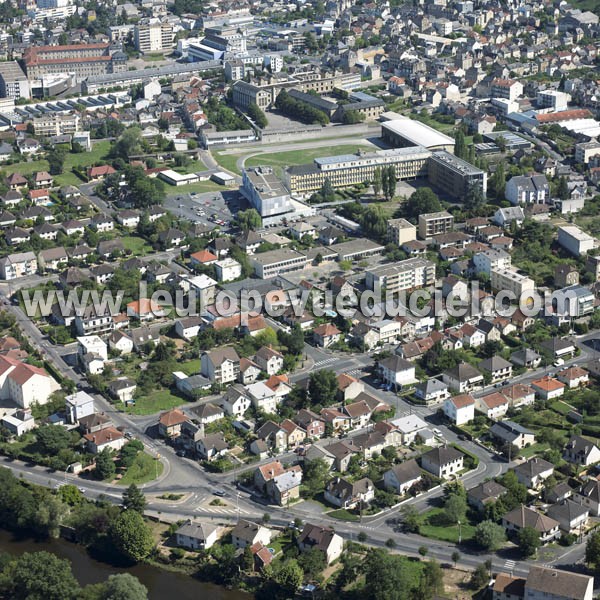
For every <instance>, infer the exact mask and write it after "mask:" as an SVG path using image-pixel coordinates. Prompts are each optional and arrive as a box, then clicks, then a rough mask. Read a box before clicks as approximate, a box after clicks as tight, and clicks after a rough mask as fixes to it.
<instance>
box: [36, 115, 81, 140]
mask: <svg viewBox="0 0 600 600" xmlns="http://www.w3.org/2000/svg"><path fill="white" fill-rule="evenodd" d="M32 122H33V130H34V132H35V135H38V136H40V137H51V136H54V135H68V134H73V133H76V132H78V131H79V129H80V118H79V115H78V114H76V113H73V114H57V113H48V114H45V115H43V116H41V117H36V118H34V119H33V120H32Z"/></svg>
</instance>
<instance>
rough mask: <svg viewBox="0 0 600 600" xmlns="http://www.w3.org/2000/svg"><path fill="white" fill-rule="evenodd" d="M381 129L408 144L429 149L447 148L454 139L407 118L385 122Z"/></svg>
mask: <svg viewBox="0 0 600 600" xmlns="http://www.w3.org/2000/svg"><path fill="white" fill-rule="evenodd" d="M381 128H382V129H387V130H389V131H391V132H392V133H396V134H398V135H401V136H402V137H403V138H405V139H406V140H408V141H409V142H413V143H414V145H415V146H425V147H426V148H431V147H433V146H448V145H453V144H454V138H451V137H449V136H447V135H446V134H444V133H441V132H440V131H437V129H434V128H433V127H429V125H425V124H424V123H421V122H420V121H415V120H414V119H409V118H407V117H404V118H401V119H394V120H393V121H386V122H385V123H382V124H381Z"/></svg>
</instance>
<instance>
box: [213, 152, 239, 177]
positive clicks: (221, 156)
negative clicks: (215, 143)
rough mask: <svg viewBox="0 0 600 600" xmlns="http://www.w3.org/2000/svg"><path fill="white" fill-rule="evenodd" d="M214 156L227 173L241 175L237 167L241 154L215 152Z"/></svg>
mask: <svg viewBox="0 0 600 600" xmlns="http://www.w3.org/2000/svg"><path fill="white" fill-rule="evenodd" d="M212 156H213V158H214V159H215V160H216V161H217V162H218V163H219V165H221V166H222V167H223V168H224V169H226V170H227V171H231V172H232V173H237V174H238V175H239V174H240V170H239V169H238V168H237V165H236V163H237V160H238V158H240V155H239V154H225V153H224V152H223V151H221V152H219V151H214V152H213V153H212Z"/></svg>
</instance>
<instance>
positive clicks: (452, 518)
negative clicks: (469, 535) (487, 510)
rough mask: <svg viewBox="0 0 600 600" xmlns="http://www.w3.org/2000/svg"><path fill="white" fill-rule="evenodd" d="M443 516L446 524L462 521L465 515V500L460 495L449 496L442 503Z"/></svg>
mask: <svg viewBox="0 0 600 600" xmlns="http://www.w3.org/2000/svg"><path fill="white" fill-rule="evenodd" d="M444 514H445V516H446V519H448V523H458V522H459V521H463V522H464V520H465V518H466V515H467V500H466V498H465V497H464V496H463V495H461V494H450V496H448V498H446V501H445V502H444Z"/></svg>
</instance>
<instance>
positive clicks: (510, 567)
mask: <svg viewBox="0 0 600 600" xmlns="http://www.w3.org/2000/svg"><path fill="white" fill-rule="evenodd" d="M516 565H517V562H516V561H514V560H507V561H506V562H505V563H504V568H505V569H508V570H509V571H512V570H513V569H514V568H515V566H516Z"/></svg>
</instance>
